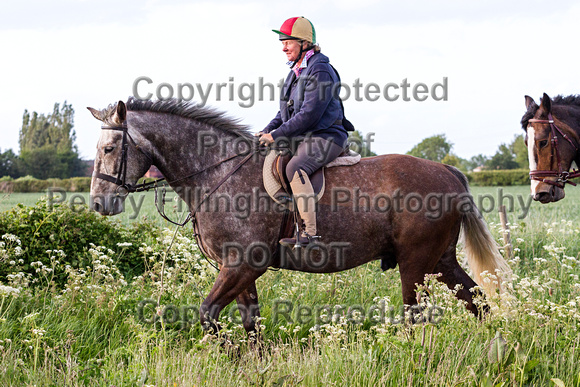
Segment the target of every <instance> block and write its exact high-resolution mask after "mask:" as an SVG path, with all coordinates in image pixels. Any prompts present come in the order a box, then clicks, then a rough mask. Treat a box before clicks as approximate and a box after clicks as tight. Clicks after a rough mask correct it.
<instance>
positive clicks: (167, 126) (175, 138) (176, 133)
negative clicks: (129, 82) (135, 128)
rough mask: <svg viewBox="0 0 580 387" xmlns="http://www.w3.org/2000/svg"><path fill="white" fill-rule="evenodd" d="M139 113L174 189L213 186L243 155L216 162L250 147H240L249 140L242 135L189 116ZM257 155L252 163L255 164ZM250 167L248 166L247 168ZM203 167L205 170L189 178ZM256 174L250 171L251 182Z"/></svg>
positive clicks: (157, 162) (159, 164)
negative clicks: (221, 162)
mask: <svg viewBox="0 0 580 387" xmlns="http://www.w3.org/2000/svg"><path fill="white" fill-rule="evenodd" d="M135 114H136V115H139V116H140V117H135V118H134V120H133V121H135V122H136V123H138V124H139V130H140V131H141V133H142V134H143V136H144V137H146V138H147V141H148V142H149V148H150V152H151V153H152V154H153V160H154V164H155V166H156V167H157V168H158V169H159V171H160V172H161V173H162V174H163V176H164V177H165V178H166V179H167V181H168V182H170V183H171V182H175V184H172V186H173V188H174V189H177V188H178V187H187V188H191V189H195V188H197V187H203V188H208V187H210V186H212V185H213V184H215V183H217V182H218V181H219V180H220V179H222V178H223V177H224V176H225V175H226V174H227V173H228V172H229V171H231V170H232V168H233V167H234V166H235V165H236V164H237V163H239V162H240V161H241V160H242V158H241V157H236V158H235V159H232V160H230V161H226V162H224V163H223V164H220V165H219V166H214V165H216V164H218V163H220V161H223V160H225V159H227V158H229V157H231V156H234V155H236V154H239V153H242V152H244V151H246V150H247V147H244V146H241V147H240V144H242V145H243V143H247V141H246V140H244V141H242V140H243V139H242V138H240V136H239V135H237V134H235V133H232V132H228V131H226V130H222V129H216V128H213V127H211V126H208V125H206V124H202V123H199V122H197V121H195V120H192V119H189V118H184V117H180V116H174V115H169V114H158V113H157V114H155V113H151V112H138V113H135ZM253 159H254V160H250V163H249V164H252V165H254V166H255V164H254V163H255V158H253ZM252 161H254V162H252ZM247 169H248V168H247V167H246V166H245V168H243V171H246V170H247ZM200 171H203V172H201V173H199V174H196V175H195V176H194V177H191V178H187V176H190V175H192V174H193V173H196V172H200ZM246 172H247V171H246ZM238 173H240V172H238ZM253 175H255V173H254V174H252V175H250V174H248V176H247V177H248V178H249V180H246V181H247V182H248V183H250V181H253V180H255V179H253V178H251V177H252V176H253ZM260 175H261V174H260ZM224 184H225V183H224Z"/></svg>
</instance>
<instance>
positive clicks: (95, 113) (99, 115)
mask: <svg viewBox="0 0 580 387" xmlns="http://www.w3.org/2000/svg"><path fill="white" fill-rule="evenodd" d="M87 109H89V111H90V112H91V114H92V115H93V117H95V118H96V119H97V120H99V121H102V120H103V119H102V118H101V112H100V111H99V110H97V109H93V108H92V107H87Z"/></svg>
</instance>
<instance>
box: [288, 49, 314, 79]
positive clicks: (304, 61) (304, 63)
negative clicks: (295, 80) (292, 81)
mask: <svg viewBox="0 0 580 387" xmlns="http://www.w3.org/2000/svg"><path fill="white" fill-rule="evenodd" d="M312 55H314V49H313V48H312V49H310V50H308V51H307V52H306V55H304V59H302V63H300V66H298V63H297V64H296V66H294V67H293V68H292V71H294V74H296V76H297V77H299V76H300V73H301V72H302V70H304V69H305V68H306V66H308V59H310V58H311V57H312ZM292 63H294V61H293V60H291V61H289V62H288V63H286V64H287V65H288V66H291V65H292Z"/></svg>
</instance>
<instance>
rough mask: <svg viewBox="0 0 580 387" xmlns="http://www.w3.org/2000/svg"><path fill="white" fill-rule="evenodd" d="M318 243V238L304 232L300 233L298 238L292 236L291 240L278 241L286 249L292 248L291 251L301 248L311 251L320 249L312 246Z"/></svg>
mask: <svg viewBox="0 0 580 387" xmlns="http://www.w3.org/2000/svg"><path fill="white" fill-rule="evenodd" d="M319 243H320V236H318V235H309V234H308V233H306V232H301V233H300V234H299V235H298V238H296V236H294V237H293V238H283V239H280V244H281V245H282V246H286V247H292V248H293V249H299V248H303V247H311V248H312V249H313V250H316V249H319V248H320V247H318V246H314V245H316V244H319Z"/></svg>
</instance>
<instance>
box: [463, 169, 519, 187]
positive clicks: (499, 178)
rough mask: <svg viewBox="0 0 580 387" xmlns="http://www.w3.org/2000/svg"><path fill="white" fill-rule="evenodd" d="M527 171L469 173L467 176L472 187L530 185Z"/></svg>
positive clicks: (508, 170) (509, 170) (510, 170)
mask: <svg viewBox="0 0 580 387" xmlns="http://www.w3.org/2000/svg"><path fill="white" fill-rule="evenodd" d="M529 173H530V171H529V170H527V169H506V170H495V171H481V172H469V173H467V174H466V176H467V178H468V179H469V184H470V185H476V186H510V185H527V184H530V178H529Z"/></svg>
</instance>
